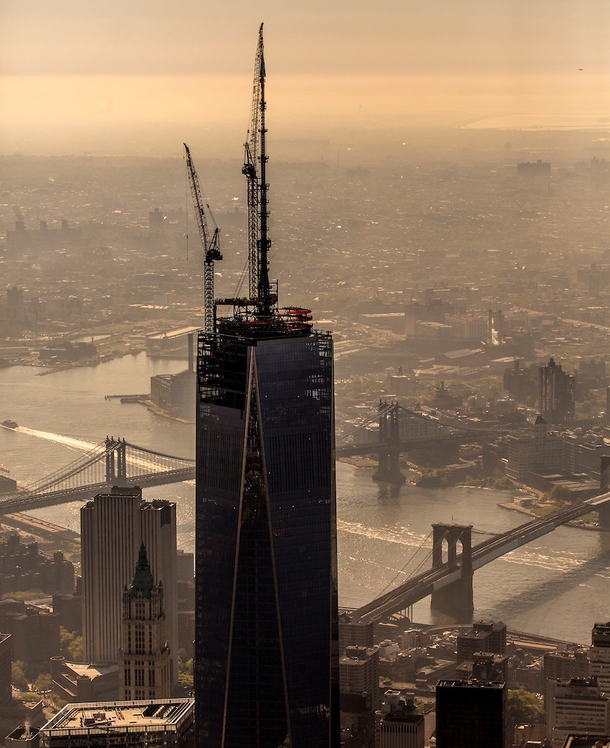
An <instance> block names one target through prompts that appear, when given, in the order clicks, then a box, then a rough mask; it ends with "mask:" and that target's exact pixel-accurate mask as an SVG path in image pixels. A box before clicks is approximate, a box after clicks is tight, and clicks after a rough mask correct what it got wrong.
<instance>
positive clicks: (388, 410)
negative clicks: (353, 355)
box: [0, 403, 610, 622]
mask: <svg viewBox="0 0 610 748" xmlns="http://www.w3.org/2000/svg"><path fill="white" fill-rule="evenodd" d="M401 410H403V411H406V414H407V416H408V417H409V418H411V419H424V420H427V421H429V422H430V423H433V424H435V423H438V424H439V426H444V427H446V428H448V429H461V430H462V432H466V433H468V432H470V435H471V436H472V437H473V438H475V439H478V438H481V436H482V435H489V434H490V433H500V432H498V431H493V432H492V431H489V430H483V429H476V428H469V427H468V426H467V425H464V424H459V423H458V424H456V423H454V422H451V421H447V420H445V419H442V420H441V419H439V418H438V417H434V416H430V415H427V414H423V413H420V412H418V411H410V410H408V409H406V408H402V406H399V405H397V404H396V403H392V404H389V405H388V404H387V403H381V404H380V406H379V410H378V413H377V414H376V416H374V417H373V418H371V419H369V420H368V421H366V422H365V423H363V424H361V425H360V426H359V429H362V428H365V427H366V426H367V425H368V424H369V423H371V422H372V421H373V420H376V419H378V420H379V442H378V443H377V444H375V443H372V444H366V445H363V447H362V449H363V453H367V452H368V453H371V452H376V451H377V452H378V453H379V465H380V471H381V470H382V469H383V470H386V472H387V473H388V474H389V475H390V477H391V474H392V471H393V470H398V455H399V454H400V451H401V450H402V449H404V448H405V446H406V447H408V446H409V444H410V442H411V441H412V442H414V443H415V442H417V443H418V444H422V443H425V442H426V441H428V440H429V441H430V442H436V441H438V440H439V439H444V438H446V439H454V438H456V437H455V435H454V434H452V433H450V434H448V435H447V434H444V435H443V434H442V433H439V432H436V435H435V436H434V437H425V438H423V439H422V438H420V439H419V440H417V439H415V438H414V437H413V438H411V439H408V438H407V439H404V438H403V439H401V438H400V437H401V434H400V431H399V423H398V419H399V414H400V411H401ZM353 434H354V431H352V432H350V433H348V434H345V435H344V436H343V439H344V440H347V439H349V438H350V437H351V436H353ZM353 448H354V447H353V446H351V445H347V446H345V447H338V448H337V454H338V455H341V454H344V453H348V452H347V450H350V449H353ZM351 453H352V454H353V453H354V452H351ZM194 478H195V461H194V460H193V459H188V458H184V457H177V456H175V455H168V454H164V453H161V452H156V451H154V450H151V449H146V448H144V447H139V446H136V445H134V444H131V443H129V442H127V441H126V440H125V439H120V438H118V439H115V438H114V437H106V439H105V440H104V441H103V442H102V443H101V444H98V445H97V446H95V447H94V448H93V449H90V450H88V451H86V452H85V453H84V454H83V455H81V456H80V457H79V458H77V459H76V460H74V461H73V462H72V463H70V464H69V465H67V466H65V467H63V468H61V469H59V470H57V471H56V472H54V473H52V474H51V475H48V476H46V477H45V478H43V479H41V480H39V481H38V482H36V483H34V484H31V485H29V486H28V487H27V488H23V489H21V490H20V491H18V492H16V493H11V494H4V495H3V496H1V497H0V516H1V515H5V514H10V513H14V512H24V511H28V510H31V509H39V508H42V507H49V506H54V505H57V504H62V503H67V502H72V501H78V500H81V501H86V500H88V499H90V498H92V497H93V496H95V495H96V494H98V493H103V492H104V491H108V490H109V488H110V487H111V486H113V485H119V486H140V487H142V488H145V487H150V486H160V485H164V484H168V483H178V482H181V481H186V480H193V479H194ZM592 511H597V512H598V513H599V518H600V522H599V523H600V526H601V527H604V528H607V529H610V492H608V493H603V494H601V495H600V496H596V497H594V498H591V499H586V500H585V501H581V502H578V503H575V504H571V505H570V506H569V507H567V508H564V509H560V510H558V511H556V512H554V513H552V514H549V515H547V516H546V517H544V518H542V519H534V520H532V521H530V522H527V523H525V524H523V525H520V526H519V527H516V528H514V529H512V530H509V531H508V532H505V533H503V534H501V535H495V536H493V537H491V538H489V539H487V540H484V541H483V542H481V543H479V544H477V545H475V546H472V543H471V535H472V532H473V530H472V526H470V525H455V524H450V525H447V524H435V525H433V532H432V534H433V542H432V550H431V552H430V554H429V555H428V558H427V561H426V563H427V564H428V565H429V564H430V562H431V567H430V568H427V569H425V570H424V571H418V570H416V573H415V574H414V575H412V576H411V578H410V579H408V580H407V581H405V582H404V583H402V584H399V585H398V586H396V587H395V588H393V589H391V590H390V591H389V592H386V593H384V594H382V595H380V596H379V597H377V598H376V599H375V600H372V601H371V602H370V603H367V605H364V606H362V607H361V608H359V609H358V610H356V611H355V612H354V616H355V617H356V618H357V619H359V620H363V621H373V622H376V621H381V620H384V619H386V618H387V617H388V616H390V615H392V614H393V613H399V612H403V611H406V610H408V609H409V608H410V607H411V606H412V605H413V604H414V603H416V602H418V601H419V600H422V599H423V598H425V597H428V596H431V597H432V607H434V608H435V609H437V610H444V611H445V612H447V613H450V615H452V616H453V617H456V618H458V619H462V620H469V619H470V618H469V617H470V616H471V615H472V610H473V593H472V587H473V574H474V571H475V570H476V569H479V568H481V567H482V566H485V565H486V564H488V563H490V562H491V561H494V560H495V559H497V558H499V557H500V556H502V555H504V554H506V553H510V551H513V550H515V549H516V548H519V547H521V546H522V545H525V544H526V543H529V542H531V541H532V540H535V539H536V538H539V537H541V536H542V535H545V534H547V533H549V532H552V531H553V530H554V529H555V528H556V527H559V526H560V525H563V524H565V523H567V522H570V521H572V520H575V519H577V518H578V517H582V516H584V515H585V514H588V513H590V512H592ZM474 532H476V531H474ZM458 544H459V546H460V547H461V552H459V553H458ZM445 557H446V560H445ZM422 565H426V564H425V563H424V564H420V568H421V566H422Z"/></svg>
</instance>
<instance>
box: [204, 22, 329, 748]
mask: <svg viewBox="0 0 610 748" xmlns="http://www.w3.org/2000/svg"><path fill="white" fill-rule="evenodd" d="M264 81H265V73H264V61H263V49H262V27H261V35H260V37H259V46H258V50H257V62H256V72H255V98H254V112H255V117H254V119H255V120H256V122H255V123H254V124H253V126H252V128H251V130H250V135H251V137H256V138H260V141H259V142H257V143H250V144H248V147H247V149H246V165H245V166H244V174H245V175H246V178H247V180H248V196H249V211H250V213H249V219H250V227H252V225H253V223H254V224H255V225H256V226H257V228H256V232H255V235H254V240H252V235H251V236H250V239H251V241H250V244H249V259H250V298H249V299H234V300H232V302H231V303H232V304H233V307H234V311H233V315H232V316H228V317H224V318H219V319H218V321H217V324H216V325H215V328H214V331H213V332H209V331H208V332H203V333H201V334H200V335H199V339H198V407H197V427H196V429H197V488H196V495H197V499H196V501H197V516H196V534H197V539H196V632H195V709H196V730H197V745H198V746H205V747H206V748H221V747H222V748H250V747H251V746H252V747H254V746H261V747H262V746H280V745H290V746H292V748H305V747H306V748H323V747H324V748H328V746H337V745H338V740H339V729H338V728H339V698H338V695H339V683H338V680H339V678H338V669H339V668H338V621H337V618H338V616H337V576H336V521H335V478H334V413H333V347H332V339H331V336H330V335H329V334H328V333H325V332H317V331H315V330H313V328H312V325H311V323H310V321H309V320H310V316H309V312H308V310H304V309H294V308H292V309H280V308H278V306H277V291H276V289H273V288H272V287H271V284H270V282H269V277H268V263H267V250H268V249H269V240H268V237H267V228H266V227H267V216H268V210H267V192H266V191H267V189H268V185H267V181H266V172H265V169H266V164H267V156H266V153H265V145H264V135H265V133H266V127H265V101H264ZM252 153H258V154H260V155H259V156H258V158H257V159H256V160H252V159H251V158H250V155H251V154H252ZM259 168H260V172H258V171H257V169H259ZM253 275H254V276H255V277H254V278H253ZM253 281H254V283H253Z"/></svg>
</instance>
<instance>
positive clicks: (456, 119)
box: [0, 74, 610, 157]
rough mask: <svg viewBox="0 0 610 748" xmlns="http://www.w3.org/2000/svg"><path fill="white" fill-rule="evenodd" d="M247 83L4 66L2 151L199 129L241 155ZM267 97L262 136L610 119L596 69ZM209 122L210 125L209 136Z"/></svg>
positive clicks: (322, 81)
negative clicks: (15, 70) (36, 71)
mask: <svg viewBox="0 0 610 748" xmlns="http://www.w3.org/2000/svg"><path fill="white" fill-rule="evenodd" d="M251 86H252V82H251V78H250V76H246V75H242V76H235V75H217V76H200V75H192V76H144V75H142V76H108V75H87V76H76V75H65V76H56V75H42V76H26V75H15V76H3V77H0V100H1V101H2V104H3V117H2V121H1V122H0V153H1V154H3V155H8V154H12V153H17V152H24V153H30V154H37V155H46V154H49V155H51V154H64V155H68V154H74V153H76V154H78V153H80V154H82V153H84V152H89V151H95V152H97V153H116V154H117V155H127V153H128V152H132V153H133V155H143V154H144V153H145V154H147V155H153V154H156V155H171V154H172V153H175V154H176V155H178V154H179V151H180V148H181V143H182V140H185V139H187V138H191V139H192V138H193V137H195V138H196V140H197V141H198V142H200V143H202V144H204V145H205V146H206V147H205V150H206V151H208V150H209V148H210V147H212V146H213V147H214V148H220V153H218V154H217V155H218V156H219V157H226V155H228V154H229V153H231V152H234V153H235V154H236V155H238V154H241V147H242V143H243V140H244V138H245V133H246V130H247V126H248V116H249V102H250V98H251ZM268 100H269V108H268V112H269V114H268V126H269V130H270V137H271V138H272V139H278V140H281V139H291V138H303V137H306V138H308V137H315V138H319V137H321V136H325V135H328V136H332V137H333V138H336V136H337V132H342V139H343V140H346V141H349V140H350V138H353V137H354V134H355V133H356V134H357V133H362V132H367V131H368V132H370V131H375V132H384V131H385V132H391V131H394V130H404V131H405V132H406V131H410V130H413V129H438V130H440V129H454V130H456V131H457V130H506V131H543V130H548V131H555V130H580V131H590V132H592V131H606V130H610V80H606V78H605V77H604V76H593V75H591V76H588V77H583V76H581V75H578V74H573V75H570V76H564V75H562V76H545V77H542V78H541V77H538V78H532V79H526V80H524V79H521V78H515V77H513V76H510V75H505V76H498V75H477V76H472V75H468V76H464V75H457V74H456V75H440V76H439V75H432V74H431V75H418V76H404V75H402V76H400V75H396V76H375V75H370V76H360V75H358V76H357V75H352V76H286V75H276V76H272V77H270V79H269V82H268ZM138 130H141V134H142V139H141V142H138V136H137V131H138ZM153 131H154V132H156V133H157V137H156V138H155V137H152V133H153ZM170 131H171V132H172V136H171V137H172V142H171V143H170V142H169V141H168V138H167V133H168V132H170ZM179 131H183V134H182V135H180V134H178V133H179ZM164 132H165V135H164ZM174 133H175V134H176V135H177V136H178V137H179V138H181V139H180V142H179V143H176V144H174V143H173V138H174V137H176V135H174ZM205 133H214V137H213V138H212V142H210V141H208V140H207V139H206V136H205ZM229 136H230V138H229ZM235 136H237V137H238V140H237V142H234V141H233V138H234V137H235ZM126 139H127V140H129V141H130V142H132V146H129V147H133V148H134V150H133V151H128V150H126V143H125V140H126ZM134 139H135V140H134ZM174 149H175V150H174ZM206 155H207V156H213V155H215V154H214V153H207V154H206Z"/></svg>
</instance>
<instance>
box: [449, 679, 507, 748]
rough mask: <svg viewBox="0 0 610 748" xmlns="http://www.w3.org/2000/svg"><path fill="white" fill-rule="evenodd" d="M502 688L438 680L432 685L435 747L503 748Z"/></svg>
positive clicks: (504, 715)
mask: <svg viewBox="0 0 610 748" xmlns="http://www.w3.org/2000/svg"><path fill="white" fill-rule="evenodd" d="M505 717H506V687H505V684H504V683H493V682H492V683H488V682H481V681H477V680H441V681H439V682H438V684H437V686H436V745H437V747H438V748H504V746H505V745H506V727H505Z"/></svg>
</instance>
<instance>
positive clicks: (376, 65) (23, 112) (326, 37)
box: [0, 0, 610, 156]
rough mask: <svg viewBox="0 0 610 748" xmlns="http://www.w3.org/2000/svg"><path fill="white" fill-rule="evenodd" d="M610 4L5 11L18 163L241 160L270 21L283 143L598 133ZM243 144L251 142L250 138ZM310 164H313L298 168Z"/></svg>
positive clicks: (609, 64)
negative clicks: (240, 135) (463, 130)
mask: <svg viewBox="0 0 610 748" xmlns="http://www.w3.org/2000/svg"><path fill="white" fill-rule="evenodd" d="M609 14H610V10H609V9H608V6H607V3H605V2H603V0H587V1H586V2H577V1H576V0H569V1H567V2H562V3H560V4H558V3H554V2H551V1H550V0H540V1H539V2H536V3H535V4H532V3H528V2H524V1H522V2H521V1H520V2H511V3H505V2H491V3H490V2H485V1H484V0H470V2H466V3H460V4H447V3H446V2H443V0H434V1H433V2H427V3H415V2H407V3H403V2H391V1H389V0H384V2H381V3H378V4H376V5H375V6H374V8H372V7H371V6H370V4H367V3H364V2H362V1H361V0H358V2H349V3H348V2H333V3H324V2H322V1H321V0H317V1H316V2H312V3H306V4H300V3H288V4H286V3H279V2H263V3H257V4H256V5H253V4H251V3H247V2H229V3H217V4H215V5H212V6H209V5H207V4H205V3H200V2H193V1H189V0H179V1H178V2H176V3H171V4H169V3H166V2H160V1H157V2H147V3H143V2H130V3H128V4H126V3H120V2H116V1H115V0H111V1H110V2H107V3H97V2H90V3H79V2H76V0H59V1H58V2H54V3H53V4H49V3H47V2H44V0H3V2H2V4H1V5H0V19H1V21H2V28H1V30H0V50H1V51H0V71H1V73H2V77H1V78H0V86H1V89H0V97H1V100H2V106H3V116H2V124H1V125H0V126H1V127H2V130H1V133H0V149H1V151H2V152H3V153H14V152H27V153H38V154H44V153H84V152H91V153H95V154H122V155H127V154H130V155H164V156H166V155H178V151H179V147H178V146H177V145H176V144H175V143H174V142H173V141H175V140H178V141H180V140H181V137H180V135H179V134H178V133H179V132H180V130H181V128H182V132H184V131H185V130H186V131H187V132H189V134H192V135H193V137H195V138H196V142H197V145H199V143H201V147H202V148H204V149H205V152H206V154H209V155H212V154H214V155H230V153H231V152H232V150H231V149H230V145H229V143H228V142H227V139H226V138H224V137H223V133H222V130H223V129H224V128H226V127H227V126H230V127H235V128H237V129H239V128H241V129H243V127H244V126H245V125H246V119H245V116H244V111H243V103H242V102H243V101H244V99H245V98H247V96H248V90H249V86H250V77H251V76H250V75H249V74H247V72H246V71H248V70H249V68H250V67H251V65H250V63H249V60H248V53H247V50H248V43H247V42H248V39H249V35H250V33H251V29H252V28H253V27H255V26H256V24H257V23H259V22H260V21H261V20H265V22H266V25H267V34H268V39H269V42H270V50H271V51H270V53H269V59H268V61H267V64H268V66H269V68H270V69H271V70H273V78H272V79H271V80H270V83H269V86H270V89H269V90H270V92H271V94H272V96H273V99H274V109H273V113H274V128H275V130H274V137H276V138H282V137H303V136H311V135H312V134H314V135H316V136H317V137H319V136H320V135H321V134H324V133H326V135H328V134H329V133H331V135H332V136H333V137H338V138H339V139H340V140H343V139H345V136H351V135H352V133H353V132H354V131H358V130H361V129H366V130H370V129H371V128H373V129H376V130H377V129H379V130H381V131H382V132H381V133H380V135H379V138H380V139H381V140H383V139H384V134H383V130H384V129H387V128H392V127H400V128H405V127H406V128H408V127H412V126H415V127H419V126H422V125H423V126H444V127H447V126H449V127H465V126H468V127H598V126H600V125H603V124H604V123H605V122H606V121H607V118H608V117H609V116H610V104H609V103H608V102H610V95H609V93H610V91H609V83H608V80H609V79H608V72H609V71H610V51H609V47H608V44H607V41H608V40H607V29H608V26H609V25H610V19H609V18H608V16H609ZM237 129H236V132H237ZM295 155H297V154H295Z"/></svg>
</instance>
